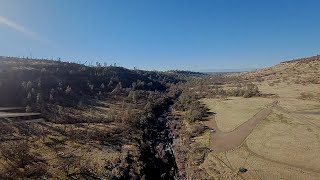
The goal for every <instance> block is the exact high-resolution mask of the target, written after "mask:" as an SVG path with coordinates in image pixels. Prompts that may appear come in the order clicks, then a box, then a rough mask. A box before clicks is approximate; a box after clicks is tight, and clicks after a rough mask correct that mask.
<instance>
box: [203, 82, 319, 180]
mask: <svg viewBox="0 0 320 180" xmlns="http://www.w3.org/2000/svg"><path fill="white" fill-rule="evenodd" d="M260 86H262V87H261V89H262V92H263V93H270V91H271V90H273V91H272V92H271V93H274V94H276V95H277V98H276V99H275V98H249V99H248V98H229V99H227V100H219V99H204V100H203V103H205V104H206V105H207V106H208V107H209V108H210V111H211V112H214V113H216V114H215V117H216V118H215V117H214V116H212V117H209V118H208V120H207V121H204V122H203V123H204V124H205V125H207V126H209V127H210V128H213V129H215V131H213V132H210V135H209V136H207V135H206V136H205V135H204V136H203V137H207V138H209V142H210V143H208V145H207V146H208V147H209V148H210V149H211V150H212V152H210V153H209V154H208V156H207V157H206V159H205V161H204V163H203V164H201V166H202V168H204V169H206V171H207V173H208V174H211V175H212V176H213V177H215V176H216V175H217V174H219V173H217V172H216V173H215V171H220V173H221V172H223V171H226V170H229V171H230V170H231V171H233V172H234V173H237V172H238V170H239V168H240V167H244V168H246V169H248V171H247V172H246V173H243V174H239V173H237V174H238V175H239V176H240V178H241V177H242V178H244V179H318V178H319V176H320V157H319V156H318V153H319V152H320V131H319V128H320V119H319V118H320V115H319V112H320V102H317V101H313V100H303V99H301V98H300V94H301V93H303V92H304V93H305V92H308V90H309V91H315V89H316V88H308V87H307V88H304V87H303V86H302V85H300V87H297V86H298V85H294V87H292V89H294V90H292V89H290V90H288V93H285V92H286V89H289V88H290V86H287V85H286V86H282V87H281V86H278V87H276V88H270V87H263V86H264V84H262V85H260ZM318 89H320V87H318ZM309 93H312V92H309ZM270 102H271V103H270ZM216 177H217V176H216ZM220 177H221V176H220Z"/></svg>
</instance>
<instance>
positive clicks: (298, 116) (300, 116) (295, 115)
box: [275, 105, 320, 128]
mask: <svg viewBox="0 0 320 180" xmlns="http://www.w3.org/2000/svg"><path fill="white" fill-rule="evenodd" d="M275 108H276V109H277V110H278V111H281V112H283V113H286V114H288V115H289V116H291V117H293V118H296V119H299V120H300V121H302V122H304V123H306V124H309V125H311V126H313V127H316V128H320V124H316V123H314V122H312V121H310V120H309V118H308V117H306V116H304V114H308V113H305V112H299V113H292V112H290V111H288V110H286V109H284V108H283V107H281V106H279V105H277V106H275Z"/></svg>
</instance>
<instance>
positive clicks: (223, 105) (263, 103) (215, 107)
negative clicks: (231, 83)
mask: <svg viewBox="0 0 320 180" xmlns="http://www.w3.org/2000/svg"><path fill="white" fill-rule="evenodd" d="M202 102H203V103H205V104H206V105H207V107H208V108H209V109H210V111H211V112H213V113H216V115H215V121H216V123H217V126H218V128H219V129H220V130H221V131H222V132H230V131H232V130H234V129H235V128H237V127H238V126H240V125H241V124H243V123H244V122H246V121H247V120H249V119H250V118H251V117H253V116H254V115H255V114H256V113H257V112H259V111H260V110H262V109H264V108H266V107H267V105H269V104H270V103H272V102H273V99H268V98H242V97H230V98H228V99H208V98H206V99H203V100H202Z"/></svg>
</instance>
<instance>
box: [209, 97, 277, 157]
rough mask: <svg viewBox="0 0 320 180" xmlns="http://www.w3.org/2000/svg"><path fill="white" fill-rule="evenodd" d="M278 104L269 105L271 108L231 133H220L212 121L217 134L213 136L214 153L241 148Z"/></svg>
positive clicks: (213, 121) (211, 145)
mask: <svg viewBox="0 0 320 180" xmlns="http://www.w3.org/2000/svg"><path fill="white" fill-rule="evenodd" d="M277 104H278V101H277V100H275V101H274V102H273V103H272V104H271V105H269V107H267V108H265V109H263V110H261V111H259V112H258V113H257V114H256V115H254V116H253V117H252V118H251V119H249V120H248V121H246V122H245V123H243V124H242V125H240V126H239V127H237V128H236V129H234V130H233V131H231V132H222V131H220V130H219V128H218V126H217V124H216V122H215V120H212V121H211V123H210V126H211V128H213V129H215V131H216V132H214V133H213V135H212V138H211V144H210V148H211V149H212V150H213V151H214V152H224V151H227V150H230V149H233V148H235V147H238V146H240V145H241V144H242V143H243V142H244V141H245V139H246V138H247V137H248V136H249V134H250V133H251V132H252V131H253V129H254V128H255V127H256V126H257V124H259V123H260V122H261V121H262V120H263V119H265V118H266V117H267V116H268V115H269V114H270V113H271V112H272V109H273V108H274V107H275V106H276V105H277Z"/></svg>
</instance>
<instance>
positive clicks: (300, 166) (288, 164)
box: [243, 142, 320, 174]
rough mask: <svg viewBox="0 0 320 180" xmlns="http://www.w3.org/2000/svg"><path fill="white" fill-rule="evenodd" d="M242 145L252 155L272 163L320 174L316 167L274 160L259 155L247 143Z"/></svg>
mask: <svg viewBox="0 0 320 180" xmlns="http://www.w3.org/2000/svg"><path fill="white" fill-rule="evenodd" d="M243 147H244V148H245V149H246V150H247V151H248V152H249V153H250V154H252V155H254V156H256V157H258V158H260V159H264V160H266V161H270V162H273V163H276V164H282V165H285V166H289V167H293V168H297V169H302V170H305V171H310V172H314V173H318V174H320V171H319V170H316V169H311V168H308V167H305V166H302V165H299V164H290V163H286V162H281V161H277V160H274V159H270V158H267V157H265V156H262V155H259V154H257V153H255V152H253V151H252V150H251V149H250V148H249V147H248V145H247V143H246V142H245V143H244V144H243Z"/></svg>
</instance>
